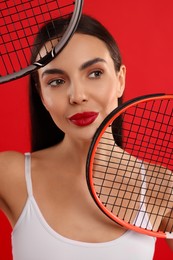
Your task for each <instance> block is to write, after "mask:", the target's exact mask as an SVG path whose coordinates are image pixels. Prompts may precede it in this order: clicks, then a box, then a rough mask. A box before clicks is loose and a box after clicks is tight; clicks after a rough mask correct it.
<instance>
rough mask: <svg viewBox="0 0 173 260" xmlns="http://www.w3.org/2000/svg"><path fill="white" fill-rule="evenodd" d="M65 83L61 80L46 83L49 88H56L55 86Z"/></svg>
mask: <svg viewBox="0 0 173 260" xmlns="http://www.w3.org/2000/svg"><path fill="white" fill-rule="evenodd" d="M64 83H65V80H63V79H60V78H59V79H53V80H50V81H49V82H48V85H49V86H51V87H57V86H61V85H63V84H64Z"/></svg>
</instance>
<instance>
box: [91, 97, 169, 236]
mask: <svg viewBox="0 0 173 260" xmlns="http://www.w3.org/2000/svg"><path fill="white" fill-rule="evenodd" d="M172 173H173V95H166V94H153V95H147V96H142V97H138V98H135V99H133V100H130V101H128V102H125V103H124V104H123V105H121V106H120V107H118V108H116V109H115V110H113V111H112V112H111V113H110V114H109V115H108V116H107V117H106V119H105V120H104V121H103V123H102V124H101V125H100V127H99V128H98V130H97V131H96V133H95V135H94V138H93V141H92V143H91V146H90V149H89V153H88V158H87V164H86V178H87V184H88V188H89V191H90V193H91V195H92V197H93V199H94V201H95V203H96V204H97V205H98V207H99V208H100V209H101V210H102V211H103V212H104V213H105V214H106V215H107V216H108V217H109V218H111V219H112V220H113V221H115V222H116V223H118V224H120V225H121V226H123V227H125V228H127V229H131V230H134V231H136V232H140V233H143V234H146V235H151V236H154V237H160V238H173V174H172Z"/></svg>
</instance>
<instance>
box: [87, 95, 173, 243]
mask: <svg viewBox="0 0 173 260" xmlns="http://www.w3.org/2000/svg"><path fill="white" fill-rule="evenodd" d="M161 98H163V99H169V98H170V99H173V94H165V93H156V94H148V95H144V96H140V97H137V98H134V99H131V100H129V101H126V102H124V103H123V104H122V105H120V106H118V107H117V108H115V109H114V110H113V111H112V112H111V113H110V114H109V115H108V116H107V117H106V118H105V119H104V120H103V122H102V123H101V124H100V126H99V127H98V129H97V131H96V132H95V134H94V137H93V139H92V142H91V145H90V148H89V152H88V156H87V161H86V181H87V185H88V189H89V192H90V194H91V196H92V198H93V199H94V201H95V203H96V205H97V206H98V207H99V208H100V210H101V211H102V212H103V213H104V214H105V215H106V216H107V217H109V218H110V219H111V220H113V221H114V222H116V223H117V224H119V225H120V226H122V227H124V228H126V229H130V230H133V231H136V232H139V233H142V234H146V235H149V236H154V237H157V238H167V239H173V233H171V234H170V233H169V232H162V231H152V230H146V229H143V228H138V227H135V226H133V225H132V224H129V223H127V222H125V221H123V220H121V219H120V218H118V217H116V216H115V215H114V214H113V213H111V212H110V211H109V210H108V209H107V208H106V207H105V206H104V205H103V203H102V202H101V200H100V199H99V197H98V196H97V192H96V191H95V188H94V183H93V178H92V172H93V167H92V166H93V162H94V156H95V153H96V150H97V147H98V143H99V141H100V137H101V136H102V135H103V133H104V132H105V130H106V129H107V128H108V127H109V126H110V124H111V123H112V122H113V121H114V120H115V119H116V118H117V117H118V116H119V115H120V114H122V113H123V112H124V111H125V110H127V108H129V107H132V106H134V105H137V104H139V103H142V102H145V101H149V100H157V99H161ZM141 100H142V101H141ZM139 230H140V231H139Z"/></svg>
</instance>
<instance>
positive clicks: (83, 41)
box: [40, 33, 108, 58]
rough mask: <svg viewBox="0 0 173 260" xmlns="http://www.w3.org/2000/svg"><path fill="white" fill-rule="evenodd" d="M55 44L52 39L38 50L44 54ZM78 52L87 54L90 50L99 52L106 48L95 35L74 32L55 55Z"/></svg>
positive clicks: (106, 49)
mask: <svg viewBox="0 0 173 260" xmlns="http://www.w3.org/2000/svg"><path fill="white" fill-rule="evenodd" d="M56 44H57V40H56V39H55V40H53V41H52V42H51V43H50V42H47V43H46V48H41V50H40V53H41V56H44V55H45V54H46V52H50V51H51V49H52V45H54V46H55V45H56ZM79 52H80V53H83V54H87V55H88V54H89V53H91V52H94V53H95V54H97V53H98V54H99V53H105V52H108V48H107V46H106V44H105V43H104V42H103V41H102V40H100V39H98V38H97V37H95V36H91V35H86V34H80V33H75V34H74V35H73V36H72V38H71V39H70V40H69V42H68V43H67V45H66V46H65V48H64V49H63V50H62V51H61V52H60V54H58V56H57V57H58V58H61V56H66V55H69V56H72V55H73V54H76V55H79ZM80 55H81V54H80Z"/></svg>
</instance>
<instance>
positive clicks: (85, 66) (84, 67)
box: [79, 58, 106, 70]
mask: <svg viewBox="0 0 173 260" xmlns="http://www.w3.org/2000/svg"><path fill="white" fill-rule="evenodd" d="M98 62H106V61H105V60H104V59H102V58H95V59H92V60H89V61H86V62H84V63H83V64H82V65H81V66H80V68H79V69H80V70H84V69H86V68H88V67H90V66H91V65H93V64H95V63H98Z"/></svg>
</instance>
